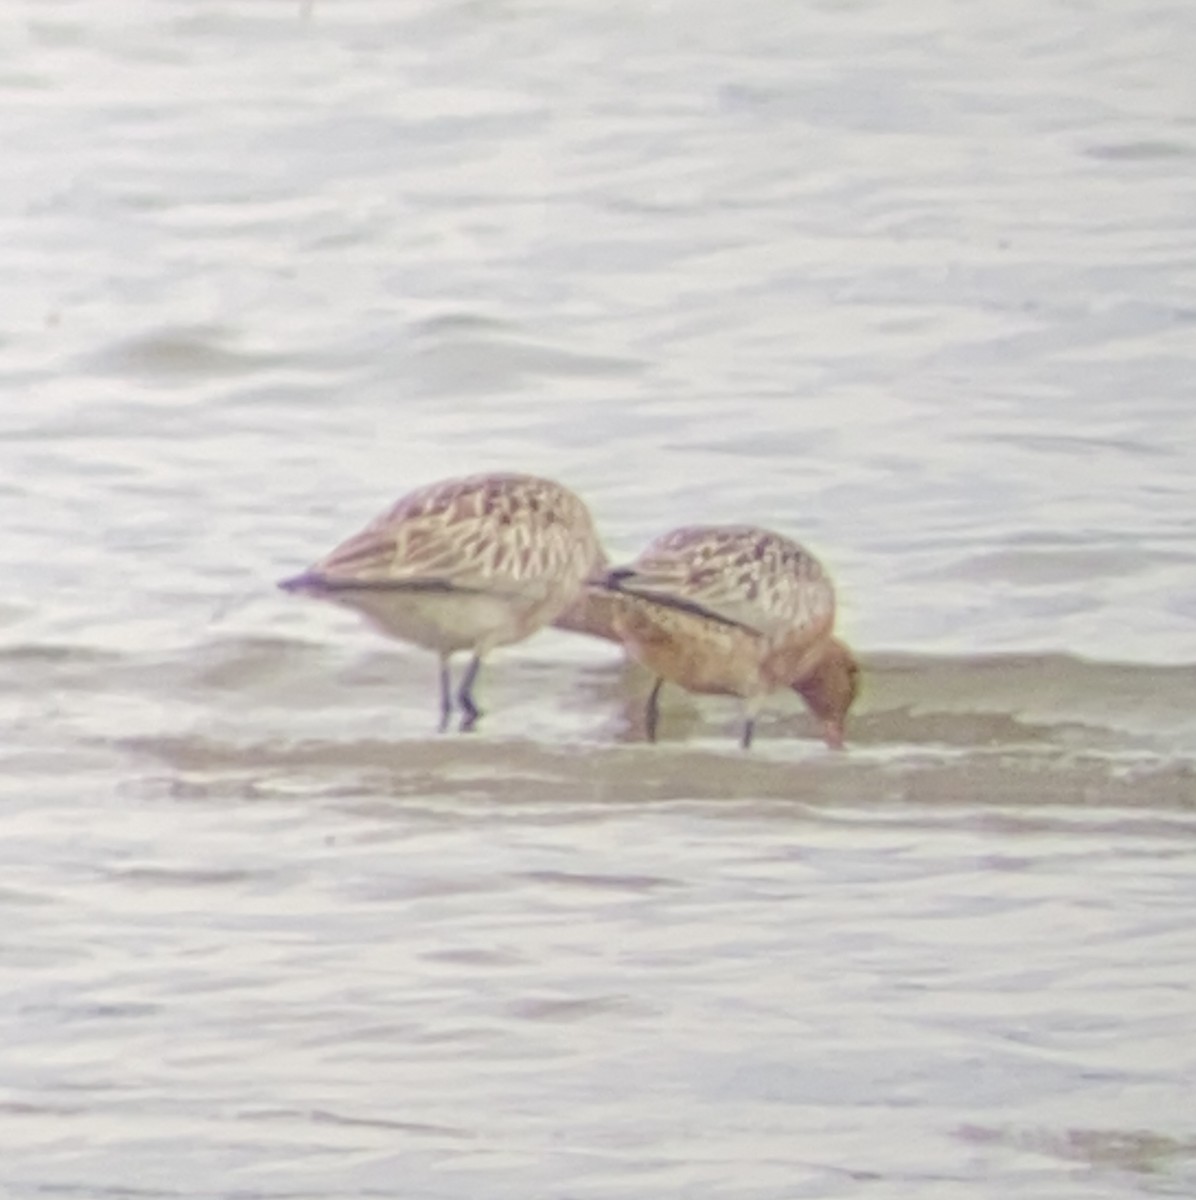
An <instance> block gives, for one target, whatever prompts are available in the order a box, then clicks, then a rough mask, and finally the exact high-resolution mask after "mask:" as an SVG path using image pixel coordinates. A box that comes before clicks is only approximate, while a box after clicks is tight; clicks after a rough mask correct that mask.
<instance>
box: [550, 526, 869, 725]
mask: <svg viewBox="0 0 1196 1200" xmlns="http://www.w3.org/2000/svg"><path fill="white" fill-rule="evenodd" d="M834 621H835V592H834V587H833V585H832V583H831V580H830V577H829V576H828V575H827V573H826V571H825V570H824V569H823V567H822V565H821V564H820V563H819V562H818V560H817V559H816V558H815V557H814V556H813V555H812V554H811V553H810V552H809V551H808V550H807V549H805V548H804V547H803V546H801V545H799V544H798V543H797V542H795V541H792V540H791V539H790V538H787V537H784V536H783V535H782V534H779V533H774V532H772V531H770V530H767V529H762V528H759V527H758V526H755V525H687V526H683V527H682V528H680V529H674V530H671V531H670V532H668V533H665V534H663V535H662V536H660V537H658V538H656V539H655V541H653V542H652V543H651V544H650V545H649V546H648V547H647V548H646V549H645V550H644V551H643V553H641V554H640V556H639V557H638V558H636V559H635V560H634V561H633V562H632V563H630V564H628V565H627V566H622V567H613V568H608V569H606V570H605V571H600V572H598V573H597V574H596V575H595V576H594V577H593V578H592V579H591V580H590V581H589V582H588V583H587V585H586V586H585V587H584V588H583V589H582V592H581V593H580V595H579V597H578V598H577V599H575V601H574V603H573V604H572V605H571V606H570V607H569V608H568V609H567V610H566V611H565V623H564V627H566V628H571V629H575V630H580V631H582V632H589V633H593V634H595V635H596V636H599V637H607V638H609V637H610V636H611V634H612V633H613V634H615V635H616V636H617V637H618V639H619V640H620V641H621V642H622V643H623V645H624V647H625V648H626V649H627V651H628V653H629V654H630V655H631V656H632V657H633V658H634V659H636V660H637V661H639V662H640V663H641V664H643V665H644V666H645V667H646V668H647V669H648V670H649V671H651V672H652V673H653V674H654V675H655V676H656V681H655V684H654V685H653V687H652V690H651V692H650V693H649V695H648V701H647V707H646V711H645V725H646V731H647V736H648V740H649V741H655V740H656V731H657V725H658V723H659V701H660V692H661V688H662V687H663V685H664V682H665V681H666V680H668V681H670V682H672V683H676V684H679V685H680V686H681V687H683V688H685V689H686V690H688V691H690V692H698V693H705V694H714V695H731V696H738V697H740V699H741V700H742V702H743V714H744V722H743V730H742V735H741V738H740V744H741V745H742V746H743V748H744V749H747V748H748V747H750V746H751V744H752V737H753V734H754V731H755V725H756V718H757V716H758V714H759V712H760V710H761V708H762V707H763V705H764V703H765V701H766V700H767V698H768V697H769V696H770V695H772V694H774V693H776V692H778V691H781V690H783V689H785V688H791V689H792V690H794V691H795V692H797V693H798V694H799V695H800V696H801V697H802V698H803V700H804V701H805V702H806V705H807V706H808V707H809V708H810V710H811V711H812V712H813V713H814V715H815V716H816V717H817V718H818V719H819V721H820V722H821V728H822V736H823V739H824V740H825V742H826V744H827V745H828V746H830V747H832V748H836V749H839V748H842V746H843V744H844V726H845V722H846V717H847V713H848V710H849V709H850V708H851V705H852V703H853V702H854V701H855V698H856V695H857V692H858V690H859V676H860V668H859V665H858V663H857V661H856V659H855V656H854V655H853V653H852V651H851V649H850V648H849V647H848V646H847V645H846V643H844V642H843V641H841V640H840V639H838V638H836V637H835V636H834V632H833V630H834Z"/></svg>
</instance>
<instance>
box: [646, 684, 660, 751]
mask: <svg viewBox="0 0 1196 1200" xmlns="http://www.w3.org/2000/svg"><path fill="white" fill-rule="evenodd" d="M662 687H664V680H663V679H658V680H657V681H656V682H655V683H654V684H653V685H652V690H651V691H650V692H649V693H648V705H647V707H646V708H645V709H644V729H645V731H646V732H647V734H648V741H650V742H654V741H656V726H657V723H658V722H659V721H660V689H661V688H662Z"/></svg>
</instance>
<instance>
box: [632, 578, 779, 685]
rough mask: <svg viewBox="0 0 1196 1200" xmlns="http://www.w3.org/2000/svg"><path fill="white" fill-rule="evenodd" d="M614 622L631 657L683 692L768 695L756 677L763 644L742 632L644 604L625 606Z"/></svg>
mask: <svg viewBox="0 0 1196 1200" xmlns="http://www.w3.org/2000/svg"><path fill="white" fill-rule="evenodd" d="M617 622H618V628H619V632H620V635H621V637H622V639H623V642H624V644H625V645H626V647H627V649H628V651H629V652H630V653H631V655H632V657H634V658H635V659H636V660H637V661H639V662H640V663H642V664H643V665H644V666H645V667H647V668H648V670H650V671H652V672H654V673H655V674H656V675H659V676H661V677H662V678H664V679H667V680H669V681H670V682H671V683H676V684H678V685H679V686H681V687H683V688H685V689H686V690H687V691H691V692H698V693H702V694H706V695H720V696H755V695H758V694H759V693H760V692H762V691H766V690H769V688H768V685H767V684H766V683H765V681H764V679H763V677H762V675H761V672H760V655H761V649H762V641H761V639H760V638H759V637H757V636H756V635H755V634H753V633H750V632H749V631H747V630H745V629H739V628H736V627H735V626H731V625H725V624H722V623H721V622H717V621H712V620H709V619H707V618H705V617H701V616H698V615H696V614H693V613H688V612H684V611H681V610H678V609H673V608H666V607H663V606H660V605H654V604H652V603H651V602H650V601H643V600H641V601H638V602H635V601H633V602H630V603H628V604H627V605H626V606H625V608H624V610H623V611H620V613H619V614H618V617H617Z"/></svg>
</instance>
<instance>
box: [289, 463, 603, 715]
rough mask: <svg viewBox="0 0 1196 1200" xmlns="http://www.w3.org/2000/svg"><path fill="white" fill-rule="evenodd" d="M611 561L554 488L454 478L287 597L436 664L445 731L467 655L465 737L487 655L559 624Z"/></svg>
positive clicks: (388, 517)
mask: <svg viewBox="0 0 1196 1200" xmlns="http://www.w3.org/2000/svg"><path fill="white" fill-rule="evenodd" d="M604 561H605V559H604V558H603V555H602V550H601V547H600V545H599V542H598V535H597V532H596V531H595V529H594V522H593V519H592V518H591V516H590V512H589V509H587V508H586V506H585V504H584V503H583V502H582V500H581V499H580V498H579V497H577V496H575V495H574V494H573V493H572V492H571V491H569V490H568V489H567V488H564V487H562V486H561V485H560V484H558V483H554V482H552V481H551V480H549V479H539V478H536V477H535V476H531V475H515V474H489V475H471V476H468V477H466V478H463V479H449V480H444V481H443V482H440V483H434V484H430V485H428V486H427V487H422V488H419V489H417V490H416V491H414V492H411V493H410V494H409V495H406V496H404V497H403V498H402V499H400V500H399V501H398V502H397V503H396V504H395V505H394V506H393V507H392V508H390V509H389V510H387V511H386V512H384V513H382V514H381V516H379V517H377V518H376V519H375V520H374V521H372V522H371V523H370V524H369V525H367V526H366V527H365V529H363V530H362V531H361V532H360V533H358V534H355V535H354V536H353V537H351V538H349V539H348V540H347V541H345V542H342V543H341V544H340V545H339V546H337V547H336V548H335V549H334V550H332V551H331V552H330V553H329V554H327V555H326V556H325V557H324V558H322V559H320V561H319V562H317V563H315V564H314V565H313V566H312V567H310V568H309V569H308V570H306V571H304V572H303V574H301V575H296V576H295V577H294V578H293V579H286V580H283V581H282V582H281V583H280V584H279V586H280V587H281V588H284V589H285V590H286V591H288V592H298V593H300V594H303V595H308V596H318V597H320V598H321V599H324V600H331V601H333V602H334V603H337V604H342V605H344V606H346V607H348V608H352V609H355V610H356V611H358V612H360V613H361V614H363V615H364V616H365V617H366V618H367V620H369V621H370V622H371V623H372V624H373V625H374V626H375V627H377V628H378V629H379V630H381V632H383V633H385V634H387V635H389V636H390V637H394V638H398V639H399V640H401V641H405V642H412V643H414V644H415V645H417V646H423V647H426V648H427V649H429V650H433V651H435V652H436V654H437V655H439V657H440V728H441V729H442V730H443V729H445V728H446V727H447V725H448V722H449V719H450V717H451V716H452V709H453V693H452V676H451V673H450V666H449V660H450V656H451V655H453V654H455V653H456V652H458V651H461V650H465V651H468V652H469V653H470V655H471V658H470V661H469V665H468V666H467V667H466V669H465V673H464V675H463V676H462V678H461V681H460V684H459V686H458V688H457V692H456V701H457V704H458V705H459V706H460V709H461V713H462V716H461V728H462V729H463V730H469V729H472V728H473V727H474V724H475V722H476V721H477V719H478V717H479V716H480V715H481V713H480V710H479V708H478V706H477V703H476V702H475V700H474V696H473V687H474V683H475V681H476V680H477V675H478V670H479V668H480V667H481V663H482V658H483V656H484V655H486V654H487V653H488V652H489V651H491V650H493V649H495V647H497V646H505V645H509V644H510V643H512V642H518V641H521V640H522V639H524V638H526V637H529V636H530V635H531V634H533V633H535V632H536V630H538V629H540V628H541V627H542V626H544V625H547V624H548V623H549V622H551V621H552V620H553V619H554V618H555V617H556V616H557V615H558V614H559V613H561V612H562V611H563V610H564V609H565V607H566V606H567V605H568V604H569V603H570V602H571V601H573V599H574V598H575V596H576V594H577V592H578V590H579V588H580V586H581V584H582V581H583V580H585V579H586V578H587V576H589V575H590V574H591V572H592V571H593V569H594V568H595V567H596V566H597V565H600V564H602V563H603V562H604Z"/></svg>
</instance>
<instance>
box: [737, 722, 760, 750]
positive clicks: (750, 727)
mask: <svg viewBox="0 0 1196 1200" xmlns="http://www.w3.org/2000/svg"><path fill="white" fill-rule="evenodd" d="M755 732H756V718H755V717H748V718H747V719H746V720H745V721H744V722H743V737H741V738H740V739H739V744H740V745H741V746H742V747H743V748H744V749H745V750H750V749H751V748H752V734H753V733H755Z"/></svg>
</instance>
